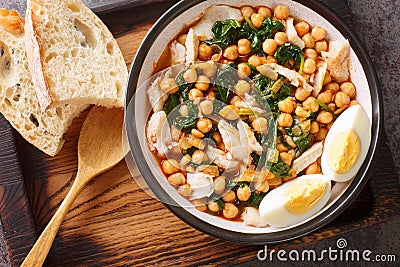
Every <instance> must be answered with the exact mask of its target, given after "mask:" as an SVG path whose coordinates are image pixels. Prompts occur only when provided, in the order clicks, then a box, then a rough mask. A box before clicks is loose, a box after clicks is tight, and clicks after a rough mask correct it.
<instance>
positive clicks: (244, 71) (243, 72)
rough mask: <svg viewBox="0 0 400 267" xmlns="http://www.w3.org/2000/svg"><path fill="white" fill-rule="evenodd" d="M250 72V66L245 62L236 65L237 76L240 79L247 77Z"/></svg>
mask: <svg viewBox="0 0 400 267" xmlns="http://www.w3.org/2000/svg"><path fill="white" fill-rule="evenodd" d="M250 74H251V68H250V66H249V65H248V64H246V63H240V64H239V65H238V76H239V78H240V79H245V78H247V77H249V76H250Z"/></svg>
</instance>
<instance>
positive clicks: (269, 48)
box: [263, 39, 278, 56]
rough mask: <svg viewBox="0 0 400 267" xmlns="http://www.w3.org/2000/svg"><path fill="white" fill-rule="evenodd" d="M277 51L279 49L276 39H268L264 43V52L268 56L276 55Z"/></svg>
mask: <svg viewBox="0 0 400 267" xmlns="http://www.w3.org/2000/svg"><path fill="white" fill-rule="evenodd" d="M276 49H278V45H277V44H276V42H275V40H274V39H266V40H265V41H264V43H263V50H264V52H265V53H267V54H268V55H270V56H272V55H273V54H275V52H276Z"/></svg>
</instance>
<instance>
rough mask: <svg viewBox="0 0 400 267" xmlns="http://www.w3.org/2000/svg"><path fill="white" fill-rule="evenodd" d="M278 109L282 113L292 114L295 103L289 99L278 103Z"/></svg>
mask: <svg viewBox="0 0 400 267" xmlns="http://www.w3.org/2000/svg"><path fill="white" fill-rule="evenodd" d="M278 108H279V110H280V111H282V112H285V113H289V114H290V113H292V112H293V108H294V102H293V100H292V99H291V98H289V97H288V98H286V99H284V100H282V101H280V102H279V103H278Z"/></svg>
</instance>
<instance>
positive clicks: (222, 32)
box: [206, 19, 242, 49]
mask: <svg viewBox="0 0 400 267" xmlns="http://www.w3.org/2000/svg"><path fill="white" fill-rule="evenodd" d="M241 27H242V25H241V24H240V22H239V21H237V20H234V19H227V20H224V21H216V22H215V23H214V24H213V26H212V29H211V31H212V34H213V40H212V41H208V42H206V43H207V44H208V45H218V46H219V47H221V48H222V49H225V48H226V47H227V46H228V45H230V44H234V43H237V41H238V40H239V39H240V38H241V35H242V33H241V30H240V29H241Z"/></svg>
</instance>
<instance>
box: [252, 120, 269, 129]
mask: <svg viewBox="0 0 400 267" xmlns="http://www.w3.org/2000/svg"><path fill="white" fill-rule="evenodd" d="M251 126H252V127H253V129H254V131H256V132H258V133H267V131H268V121H267V119H266V118H263V117H259V118H257V119H255V120H254V121H253V122H252V123H251Z"/></svg>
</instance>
